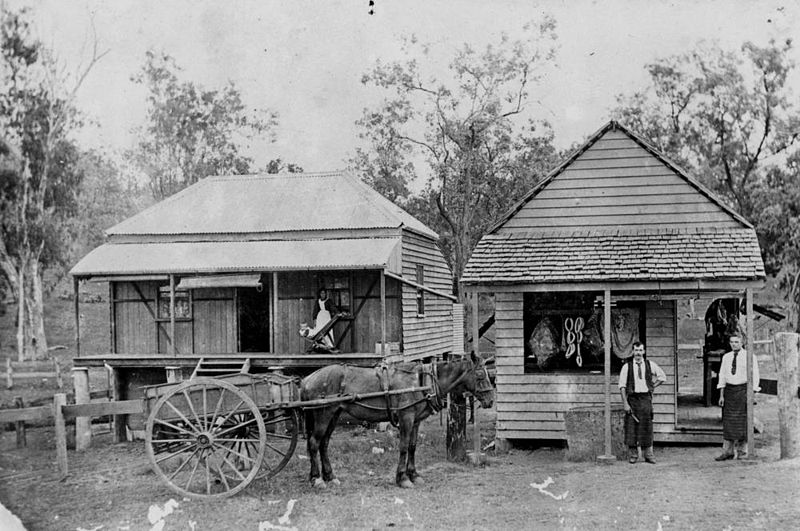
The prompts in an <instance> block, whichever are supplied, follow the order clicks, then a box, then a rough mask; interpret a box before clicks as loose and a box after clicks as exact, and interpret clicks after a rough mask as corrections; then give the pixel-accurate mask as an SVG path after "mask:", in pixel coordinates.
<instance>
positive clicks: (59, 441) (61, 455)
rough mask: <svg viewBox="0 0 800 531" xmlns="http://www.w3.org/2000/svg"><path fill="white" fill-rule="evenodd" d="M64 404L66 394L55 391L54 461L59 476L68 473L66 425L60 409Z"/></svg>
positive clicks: (65, 402)
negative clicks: (59, 473) (56, 464)
mask: <svg viewBox="0 0 800 531" xmlns="http://www.w3.org/2000/svg"><path fill="white" fill-rule="evenodd" d="M66 404H67V395H66V394H64V393H56V394H55V395H54V396H53V415H54V416H55V423H56V462H57V463H58V470H59V471H60V472H61V477H65V476H66V475H67V474H68V473H69V469H68V468H67V426H66V424H65V423H64V413H63V412H62V411H61V406H65V405H66Z"/></svg>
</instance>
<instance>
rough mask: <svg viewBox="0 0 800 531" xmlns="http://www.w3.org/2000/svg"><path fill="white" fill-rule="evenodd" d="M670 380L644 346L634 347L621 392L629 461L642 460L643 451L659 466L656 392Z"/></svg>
mask: <svg viewBox="0 0 800 531" xmlns="http://www.w3.org/2000/svg"><path fill="white" fill-rule="evenodd" d="M666 381H667V376H666V374H664V371H663V370H662V369H661V367H659V366H658V365H657V364H656V363H654V362H652V361H649V360H645V359H644V345H643V344H642V342H641V341H636V342H635V343H634V344H633V360H632V361H629V362H627V363H625V365H623V366H622V370H621V371H620V372H619V392H620V394H621V395H622V406H623V407H624V408H625V444H627V445H628V450H629V454H628V461H629V462H630V463H635V462H636V461H638V460H639V448H641V449H642V453H643V454H644V460H645V461H647V462H648V463H650V464H655V462H656V459H655V456H654V455H653V389H655V388H656V387H658V386H659V385H661V384H662V383H664V382H666Z"/></svg>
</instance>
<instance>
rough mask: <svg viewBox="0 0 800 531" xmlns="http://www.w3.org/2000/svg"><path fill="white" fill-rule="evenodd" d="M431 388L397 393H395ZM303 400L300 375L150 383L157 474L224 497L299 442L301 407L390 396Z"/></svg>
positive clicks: (285, 457)
mask: <svg viewBox="0 0 800 531" xmlns="http://www.w3.org/2000/svg"><path fill="white" fill-rule="evenodd" d="M428 390H429V388H428V387H414V388H409V389H401V390H392V391H388V394H391V395H396V394H403V393H408V392H418V391H428ZM385 394H387V393H370V394H365V395H352V396H351V395H347V396H340V395H336V396H332V397H328V398H322V399H316V400H310V401H305V402H303V401H300V400H299V398H300V390H299V385H298V380H297V379H296V378H293V377H289V376H286V375H283V374H278V373H265V374H248V373H237V374H230V375H225V376H218V377H214V378H208V377H195V378H192V379H189V380H186V381H184V382H179V383H166V384H160V385H154V386H148V387H146V388H145V414H146V415H147V416H148V419H147V426H146V435H145V446H146V449H147V456H148V458H149V460H150V464H151V465H152V467H153V469H154V470H155V472H156V474H157V475H158V476H159V477H160V478H161V479H162V480H164V481H165V482H166V483H167V485H169V487H170V488H172V490H174V491H175V492H177V493H179V494H181V495H183V496H189V497H192V498H224V497H227V496H231V495H233V494H236V493H237V492H239V491H241V490H242V489H244V488H245V487H247V486H248V485H249V484H250V483H251V482H252V481H253V480H255V479H256V478H269V477H272V476H274V475H275V474H277V473H278V472H280V471H281V469H283V467H284V466H286V464H287V463H288V462H289V460H290V459H291V457H292V454H293V453H294V449H295V447H296V446H297V439H298V434H299V430H300V412H301V411H302V409H303V408H306V407H320V406H325V405H329V404H333V403H336V402H345V401H356V400H359V399H365V398H371V397H374V396H379V395H385Z"/></svg>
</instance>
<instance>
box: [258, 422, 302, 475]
mask: <svg viewBox="0 0 800 531" xmlns="http://www.w3.org/2000/svg"><path fill="white" fill-rule="evenodd" d="M262 416H263V419H264V426H265V427H266V442H267V444H266V449H265V450H264V460H263V462H262V465H261V471H260V472H259V474H258V478H259V479H264V478H272V477H275V476H276V475H277V474H278V472H280V471H281V470H283V468H284V467H285V466H286V465H287V464H288V463H289V461H290V460H291V459H292V455H293V454H294V451H295V448H297V439H298V437H299V434H300V413H299V412H298V410H297V409H296V408H288V409H283V408H281V409H267V410H264V411H263V412H262Z"/></svg>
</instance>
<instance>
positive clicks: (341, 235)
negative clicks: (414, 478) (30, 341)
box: [71, 172, 463, 399]
mask: <svg viewBox="0 0 800 531" xmlns="http://www.w3.org/2000/svg"><path fill="white" fill-rule="evenodd" d="M106 234H107V242H106V243H104V244H103V245H101V246H100V247H98V248H97V249H95V250H93V251H92V252H90V253H89V254H88V255H87V256H86V257H84V258H83V259H82V260H81V261H80V262H79V263H78V264H76V265H75V267H74V268H73V269H72V270H71V274H72V276H73V277H74V282H75V295H76V298H75V301H76V303H75V311H76V318H77V316H78V315H79V313H80V308H79V304H78V301H79V296H78V295H79V289H80V282H81V281H86V280H91V281H102V282H107V283H108V286H109V314H110V319H109V327H108V333H109V339H110V341H109V348H108V350H107V351H103V352H85V351H81V350H80V348H79V356H78V357H77V358H76V359H75V365H76V367H92V366H96V367H102V366H109V367H111V368H112V369H113V370H114V373H115V375H116V379H117V387H118V393H117V396H118V398H123V399H124V398H133V397H134V396H135V395H136V393H137V392H138V391H137V389H138V386H141V385H142V384H146V383H158V382H163V381H165V378H166V376H165V371H164V368H165V367H170V368H172V369H171V370H172V371H173V372H177V373H178V375H179V376H178V377H180V375H181V374H183V375H184V376H185V375H187V374H189V373H191V371H192V370H193V369H194V368H195V367H196V366H197V365H198V362H199V361H200V360H201V359H202V360H204V362H205V363H206V364H207V365H208V366H210V365H212V364H213V363H217V364H224V362H231V364H232V365H236V364H239V365H242V364H247V365H249V367H250V368H251V370H254V371H261V370H268V368H270V367H276V366H279V367H283V368H288V369H290V370H293V369H294V370H301V371H302V370H311V369H313V368H317V367H320V366H323V365H326V364H329V363H334V362H346V363H351V364H356V365H374V364H376V363H378V362H380V360H381V359H382V358H383V355H384V354H386V355H388V354H389V353H392V354H394V355H398V354H400V355H402V357H403V358H404V359H406V360H417V359H423V358H433V357H437V356H441V355H442V354H443V353H445V352H448V351H452V350H453V347H452V345H453V317H452V316H453V302H454V298H453V297H452V296H451V295H450V293H451V292H452V275H451V272H450V270H449V268H448V266H447V264H446V262H445V260H444V257H443V256H442V253H441V251H440V250H439V248H438V247H437V238H438V237H437V235H436V233H434V232H433V231H431V230H430V229H429V228H428V227H426V226H425V225H423V224H422V223H421V222H419V221H418V220H417V219H415V218H414V217H412V216H411V215H409V214H408V213H406V212H405V211H403V210H402V209H400V208H399V207H397V206H396V205H394V204H393V203H392V202H390V201H389V200H387V199H385V198H384V197H383V196H381V195H380V194H379V193H377V192H376V191H375V190H373V189H372V188H370V187H369V186H367V185H366V184H364V183H363V182H362V181H360V180H359V179H358V178H356V177H354V176H351V175H347V174H344V173H338V172H334V173H307V174H281V175H247V176H224V177H211V178H207V179H203V180H202V181H200V182H198V183H196V184H194V185H192V186H190V187H188V188H186V189H185V190H183V191H181V192H179V193H177V194H175V195H174V196H172V197H169V198H167V199H165V200H163V201H161V202H159V203H157V204H155V205H153V206H152V207H150V208H148V209H146V210H144V211H143V212H141V213H139V214H137V215H135V216H133V217H131V218H129V219H127V220H125V221H123V222H121V223H119V224H118V225H116V226H114V227H112V228H110V229H108V230H107V231H106ZM322 287H325V288H326V290H327V291H328V293H329V296H330V298H331V299H332V301H333V302H334V304H335V306H336V308H337V309H338V310H339V311H341V312H344V313H346V314H347V317H346V318H345V319H343V320H341V321H340V322H338V323H337V324H336V326H335V328H334V338H335V341H336V349H337V350H338V352H337V353H332V354H326V353H322V354H319V353H317V354H314V353H308V352H307V350H308V349H307V347H308V342H307V341H306V340H305V339H304V338H303V337H301V335H300V334H299V333H298V330H299V328H300V325H301V324H302V323H310V322H311V321H312V311H313V308H314V304H315V303H316V298H317V297H316V296H317V291H318V289H319V288H322ZM78 330H79V331H80V325H79V326H78ZM79 344H80V341H79ZM461 348H462V349H463V346H462V347H461Z"/></svg>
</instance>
